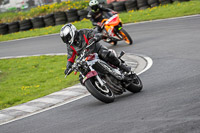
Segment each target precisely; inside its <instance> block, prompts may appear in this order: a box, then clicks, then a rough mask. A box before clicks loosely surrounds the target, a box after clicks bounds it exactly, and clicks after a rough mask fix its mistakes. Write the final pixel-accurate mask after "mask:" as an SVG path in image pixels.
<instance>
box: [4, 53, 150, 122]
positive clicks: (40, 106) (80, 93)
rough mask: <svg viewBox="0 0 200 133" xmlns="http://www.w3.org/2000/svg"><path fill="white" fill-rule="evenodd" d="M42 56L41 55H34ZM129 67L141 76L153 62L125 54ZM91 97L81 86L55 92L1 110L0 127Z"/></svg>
mask: <svg viewBox="0 0 200 133" xmlns="http://www.w3.org/2000/svg"><path fill="white" fill-rule="evenodd" d="M46 55H65V54H63V53H60V54H46ZM34 56H40V55H34ZM22 57H27V56H17V57H3V58H0V59H8V58H22ZM122 58H123V59H124V60H125V61H126V62H127V64H128V65H130V66H132V68H133V70H134V71H135V72H136V73H137V74H138V75H139V74H142V73H144V72H145V71H147V70H148V69H149V68H150V67H151V66H152V65H153V61H152V59H151V58H150V57H147V56H144V55H134V54H128V53H127V54H125V55H124V56H123V57H122ZM88 95H90V94H89V92H88V91H87V90H86V89H85V87H83V86H82V85H81V84H77V85H74V86H72V87H68V88H65V89H63V90H61V91H58V92H54V93H52V94H49V95H47V96H44V97H42V98H38V99H35V100H32V101H29V102H27V103H23V104H20V105H17V106H14V107H10V108H7V109H3V110H0V125H4V124H7V123H10V122H13V121H16V120H20V119H23V118H25V117H29V116H32V115H35V114H38V113H41V112H44V111H47V110H50V109H53V108H56V107H59V106H62V105H64V104H67V103H70V102H73V101H76V100H78V99H81V98H83V97H86V96H88Z"/></svg>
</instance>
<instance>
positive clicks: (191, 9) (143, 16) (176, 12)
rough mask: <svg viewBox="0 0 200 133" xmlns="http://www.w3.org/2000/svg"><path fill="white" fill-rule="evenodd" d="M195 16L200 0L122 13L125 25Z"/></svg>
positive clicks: (36, 31) (44, 30)
mask: <svg viewBox="0 0 200 133" xmlns="http://www.w3.org/2000/svg"><path fill="white" fill-rule="evenodd" d="M193 14H200V1H199V0H193V1H190V2H181V3H179V2H175V3H173V4H168V5H163V6H158V7H154V8H149V9H146V10H140V11H130V12H128V13H127V12H124V13H120V18H121V20H122V22H123V23H135V22H140V21H148V20H155V19H163V18H171V17H180V16H187V15H193ZM73 24H74V25H75V26H76V27H77V29H82V28H92V24H91V22H90V21H89V20H83V21H79V22H74V23H73ZM61 27H62V25H59V26H54V27H46V28H41V29H31V30H29V31H24V32H17V33H13V34H7V35H0V41H7V40H14V39H20V38H26V37H33V36H41V35H47V34H53V33H59V31H60V29H61Z"/></svg>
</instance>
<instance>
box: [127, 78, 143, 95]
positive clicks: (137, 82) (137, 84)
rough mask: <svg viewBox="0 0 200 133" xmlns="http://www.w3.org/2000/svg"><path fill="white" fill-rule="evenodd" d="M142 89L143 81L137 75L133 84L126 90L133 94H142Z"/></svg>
mask: <svg viewBox="0 0 200 133" xmlns="http://www.w3.org/2000/svg"><path fill="white" fill-rule="evenodd" d="M142 88H143V84H142V81H141V80H140V78H139V77H138V76H137V75H135V76H134V78H133V82H132V83H131V84H130V85H129V86H128V87H126V89H127V90H128V91H130V92H132V93H137V92H140V91H141V90H142Z"/></svg>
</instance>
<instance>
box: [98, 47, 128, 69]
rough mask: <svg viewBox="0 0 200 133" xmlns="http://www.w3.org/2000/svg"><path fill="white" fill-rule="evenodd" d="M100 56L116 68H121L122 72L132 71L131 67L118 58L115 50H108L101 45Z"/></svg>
mask: <svg viewBox="0 0 200 133" xmlns="http://www.w3.org/2000/svg"><path fill="white" fill-rule="evenodd" d="M98 54H99V56H100V57H101V58H102V59H103V60H105V61H107V62H109V63H111V64H113V65H115V66H116V67H119V68H120V69H121V70H123V71H125V72H130V71H131V67H130V66H127V65H125V64H123V63H122V62H121V60H119V58H118V57H117V54H116V53H115V51H114V50H111V49H110V50H108V49H107V48H106V47H104V46H102V45H101V48H100V49H99V52H98Z"/></svg>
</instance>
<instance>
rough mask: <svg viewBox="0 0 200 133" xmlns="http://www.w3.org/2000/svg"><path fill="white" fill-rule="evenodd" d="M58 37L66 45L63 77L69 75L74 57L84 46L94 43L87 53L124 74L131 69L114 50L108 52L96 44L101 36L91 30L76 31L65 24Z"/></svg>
mask: <svg viewBox="0 0 200 133" xmlns="http://www.w3.org/2000/svg"><path fill="white" fill-rule="evenodd" d="M60 37H61V38H62V40H63V42H64V43H66V44H67V55H68V56H67V66H66V70H65V72H64V73H65V75H67V74H69V71H70V68H71V67H72V65H73V63H74V61H75V58H76V56H79V55H80V54H81V53H82V52H83V51H84V50H85V49H86V46H87V45H89V44H91V43H92V42H95V43H94V44H93V45H92V46H90V47H89V48H88V49H87V50H88V52H89V53H97V54H98V55H99V58H101V59H102V60H104V61H106V62H109V63H110V64H112V65H114V66H116V67H119V68H120V69H121V70H122V71H124V72H130V71H131V68H130V67H129V66H126V65H124V64H123V63H122V62H121V61H120V60H119V59H118V57H117V55H116V53H115V52H114V50H109V49H108V48H107V47H105V46H103V45H101V44H100V43H98V41H100V40H101V39H102V35H101V34H100V33H97V32H96V31H95V30H92V29H81V30H77V29H76V27H75V26H74V25H72V24H70V23H69V24H66V25H64V26H63V27H62V29H61V31H60Z"/></svg>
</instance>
